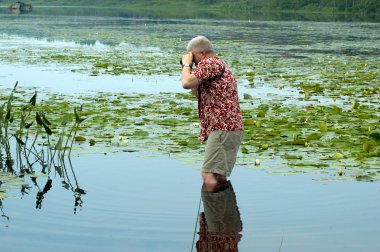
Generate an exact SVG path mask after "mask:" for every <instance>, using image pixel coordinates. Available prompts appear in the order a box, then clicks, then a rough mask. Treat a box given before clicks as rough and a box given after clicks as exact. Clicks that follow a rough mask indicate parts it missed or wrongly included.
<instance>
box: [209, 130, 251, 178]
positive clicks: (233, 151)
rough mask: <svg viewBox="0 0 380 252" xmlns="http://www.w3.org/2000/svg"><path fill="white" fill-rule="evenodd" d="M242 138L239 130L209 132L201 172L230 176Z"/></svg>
mask: <svg viewBox="0 0 380 252" xmlns="http://www.w3.org/2000/svg"><path fill="white" fill-rule="evenodd" d="M242 138H243V131H241V130H236V131H222V130H216V131H213V132H211V134H210V135H209V136H208V138H207V143H206V149H205V159H204V162H203V166H202V172H212V173H217V174H220V175H224V176H226V177H228V176H230V175H231V172H232V169H233V168H234V165H235V162H236V156H237V153H238V150H239V147H240V143H241V140H242Z"/></svg>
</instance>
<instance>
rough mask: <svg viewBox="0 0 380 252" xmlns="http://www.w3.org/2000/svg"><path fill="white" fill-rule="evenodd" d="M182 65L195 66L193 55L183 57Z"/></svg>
mask: <svg viewBox="0 0 380 252" xmlns="http://www.w3.org/2000/svg"><path fill="white" fill-rule="evenodd" d="M182 64H189V65H192V64H193V53H192V52H189V53H188V54H185V55H183V56H182Z"/></svg>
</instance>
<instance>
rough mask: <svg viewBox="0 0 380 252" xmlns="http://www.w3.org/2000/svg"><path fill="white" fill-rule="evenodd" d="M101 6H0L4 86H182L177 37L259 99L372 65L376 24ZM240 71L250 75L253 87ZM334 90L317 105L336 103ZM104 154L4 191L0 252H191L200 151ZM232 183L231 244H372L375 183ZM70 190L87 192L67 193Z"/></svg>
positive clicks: (175, 89)
mask: <svg viewBox="0 0 380 252" xmlns="http://www.w3.org/2000/svg"><path fill="white" fill-rule="evenodd" d="M71 11H73V10H71ZM98 12H101V11H100V10H97V12H96V13H97V15H98V16H94V15H93V11H90V12H86V11H81V12H80V13H78V11H75V15H72V14H73V13H69V14H68V13H66V12H65V11H63V10H62V9H59V10H54V13H55V15H50V14H48V12H46V10H45V9H44V11H42V12H40V13H39V12H38V9H36V12H34V13H31V14H29V15H20V16H16V15H9V14H8V13H5V12H2V13H0V49H1V51H0V89H1V92H3V90H4V89H6V88H10V87H12V86H13V84H14V83H15V81H17V80H18V81H19V82H20V85H21V87H25V88H30V89H33V88H38V90H39V92H41V93H42V94H44V95H47V96H48V95H49V94H65V95H72V96H73V97H75V96H78V95H80V94H83V93H86V94H87V93H90V94H96V93H98V92H118V93H126V94H130V93H144V94H149V95H151V96H152V97H154V96H155V95H158V94H160V93H162V92H170V93H181V92H186V91H184V90H182V88H181V87H180V85H179V76H178V71H179V68H178V66H177V65H178V58H179V56H180V55H181V54H182V53H183V52H184V47H185V43H186V42H185V41H187V39H188V38H190V37H191V36H192V35H193V34H198V33H199V31H204V32H205V33H207V34H209V35H210V36H211V37H212V38H213V40H215V41H216V43H217V44H218V49H220V51H221V52H222V53H225V54H228V55H229V56H228V57H227V60H228V62H229V63H231V65H232V67H233V68H234V71H235V72H236V74H237V76H238V78H239V85H240V86H239V91H240V92H241V94H240V95H241V96H242V94H243V93H249V94H252V95H254V96H256V97H260V100H266V101H273V100H284V97H286V101H284V104H292V103H294V102H298V103H300V104H302V103H303V102H304V101H299V98H300V97H301V96H302V95H301V94H300V93H299V89H298V88H297V87H295V86H294V85H288V84H294V83H292V82H291V81H289V82H288V81H287V79H285V78H287V76H286V75H287V74H289V75H299V76H301V77H300V78H302V79H303V80H305V79H306V81H309V82H315V81H316V80H318V81H319V80H320V79H322V81H327V80H328V79H329V78H330V77H331V76H324V74H326V73H328V71H330V70H331V71H338V70H339V67H342V65H344V64H343V63H345V62H346V63H347V64H349V63H350V61H351V60H358V61H359V63H362V64H363V65H361V66H362V67H364V64H368V67H367V66H366V67H367V68H366V69H369V70H370V69H371V68H377V66H378V55H379V52H380V51H379V50H380V47H379V44H378V43H377V41H379V34H380V33H379V32H378V31H379V24H378V23H366V22H362V23H346V22H341V23H333V22H303V21H294V20H293V21H289V22H277V21H258V20H255V21H252V20H250V21H248V20H235V21H233V20H207V19H199V20H195V19H192V20H178V19H157V18H152V17H150V18H146V17H143V18H140V17H136V16H129V15H127V14H118V15H115V14H114V13H112V12H110V11H107V14H105V15H104V14H101V13H98ZM36 24H38V26H37V25H36ZM236 27H238V28H239V29H238V28H236ZM230 50H232V51H233V52H234V54H230V53H229V52H230ZM247 52H249V53H247ZM231 55H232V56H231ZM352 56H354V57H352ZM315 58H316V59H317V60H315ZM276 60H281V62H280V63H276ZM329 61H331V62H332V63H334V62H336V61H338V63H339V65H332V64H331V65H328V64H326V63H327V62H329ZM104 62H111V63H112V62H117V63H118V65H117V67H118V66H121V68H122V70H121V71H122V72H121V73H120V74H118V72H117V71H115V69H111V68H110V67H109V68H107V70H108V71H110V72H106V70H104V69H102V68H101V67H100V68H99V67H96V65H97V64H99V63H104ZM318 62H320V63H318ZM341 63H342V64H341ZM234 64H235V65H234ZM310 65H312V66H314V67H315V68H311V67H310ZM325 68H327V70H324V69H325ZM131 70H133V71H136V72H130V71H131ZM247 70H249V71H251V70H253V71H254V72H255V73H257V74H255V77H254V85H251V84H250V80H247V78H246V75H245V74H246V71H247ZM351 70H352V69H351V68H348V71H351ZM96 71H98V72H99V73H94V72H96ZM268 77H270V78H269V79H267V78H268ZM284 79H285V80H284ZM375 80H378V79H375ZM333 81H334V80H333ZM333 81H332V82H333ZM373 83H374V84H376V83H377V82H376V81H375V82H373ZM365 84H366V85H367V83H365ZM337 92H338V93H339V91H337ZM331 93H332V95H331V97H330V96H329V95H328V92H327V94H325V95H324V96H323V97H318V98H319V100H318V101H316V102H315V103H326V102H328V103H331V104H343V103H345V102H346V100H345V99H346V98H345V97H339V98H338V99H337V98H336V97H335V96H334V92H333V91H331ZM308 104H310V101H308ZM377 106H378V105H377ZM104 152H105V153H108V154H107V155H103V154H99V153H98V154H83V155H80V156H75V157H74V158H73V159H72V164H73V171H74V172H75V173H74V174H73V173H72V171H71V169H69V167H68V170H67V172H68V176H69V177H70V179H71V180H70V182H71V184H70V185H68V184H67V182H68V181H67V180H63V179H62V178H61V177H60V176H59V174H58V173H57V172H56V171H52V172H51V173H50V174H49V175H48V176H41V177H37V178H36V180H35V181H33V180H31V179H26V181H27V183H28V185H29V188H28V189H27V190H25V192H24V193H21V192H20V191H19V190H17V189H14V190H9V193H10V194H12V195H14V196H15V198H5V199H3V200H2V201H1V212H2V217H1V218H0V242H1V247H2V251H15V252H18V251H26V250H28V251H52V250H54V251H57V252H58V251H190V250H191V247H192V240H193V235H194V228H195V223H196V218H197V214H198V203H199V200H200V196H201V187H202V183H201V179H200V174H199V173H200V172H199V169H198V168H199V161H198V160H199V159H200V158H201V157H200V156H201V155H202V154H201V153H198V154H197V156H194V157H193V159H194V160H193V162H189V159H191V158H188V160H187V162H183V161H181V160H178V159H175V158H173V155H172V156H171V157H169V156H168V155H163V154H162V155H159V154H157V153H150V152H147V153H144V152H137V153H123V152H117V153H112V151H109V150H107V149H105V150H104ZM192 155H193V154H192ZM174 157H175V155H174ZM267 165H268V166H271V167H272V168H274V169H275V168H276V166H277V165H278V163H277V162H276V160H272V159H269V160H267ZM313 171H315V170H313ZM74 175H75V176H74ZM326 176H328V178H329V179H330V180H328V181H327V180H326V181H325V179H326ZM49 179H51V181H52V187H51V188H50V189H49V188H46V187H45V185H46V183H47V181H48V180H49ZM230 179H231V183H232V185H233V188H234V191H235V194H236V203H237V207H238V209H239V213H240V218H241V221H242V224H243V231H242V238H241V241H240V242H239V249H240V251H243V252H244V251H260V252H266V251H268V252H269V251H279V249H280V248H281V251H282V252H287V251H289V252H297V251H324V252H330V251H331V252H339V251H345V252H350V251H352V252H356V251H368V252H377V251H379V248H380V242H379V240H378V236H379V234H380V230H379V228H378V227H379V224H380V217H379V215H378V211H379V209H380V200H379V198H380V196H379V195H380V194H379V192H380V186H379V183H378V182H375V183H365V182H357V181H355V180H349V181H338V180H335V179H337V177H336V176H334V175H326V174H323V173H322V174H319V173H318V174H310V173H309V174H298V175H279V174H270V173H268V172H267V170H266V169H265V170H264V169H263V170H260V167H252V166H248V165H237V167H236V168H235V170H234V172H233V174H232V176H231V178H230ZM78 187H79V188H81V189H83V190H85V192H86V193H85V194H83V193H78V192H76V191H75V190H74V189H75V188H78ZM44 188H46V190H45V191H44ZM41 192H45V193H44V194H43V198H42V201H41ZM37 195H40V198H39V201H37V199H36V197H37ZM36 206H38V208H36ZM200 210H201V212H202V211H204V207H203V205H201V208H200ZM198 228H199V225H198ZM198 238H199V236H198V235H196V240H197V239H198Z"/></svg>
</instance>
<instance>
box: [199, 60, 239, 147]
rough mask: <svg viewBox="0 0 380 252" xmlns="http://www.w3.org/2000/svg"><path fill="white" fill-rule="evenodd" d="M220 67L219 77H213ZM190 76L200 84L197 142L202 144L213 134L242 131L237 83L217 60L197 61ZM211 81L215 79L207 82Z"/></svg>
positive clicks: (224, 65) (217, 73)
mask: <svg viewBox="0 0 380 252" xmlns="http://www.w3.org/2000/svg"><path fill="white" fill-rule="evenodd" d="M223 67H224V68H225V71H224V73H223V75H222V76H221V77H219V78H218V77H216V76H218V75H219V74H220V73H221V72H222V71H223ZM193 74H194V75H195V76H196V77H197V79H198V80H200V81H201V84H200V85H199V86H198V112H199V119H200V124H201V132H200V140H201V142H204V141H206V140H207V138H208V135H209V134H210V133H211V132H212V131H215V130H224V131H233V130H243V128H244V127H243V118H242V114H241V111H240V105H239V98H238V91H237V82H236V79H235V77H234V75H233V74H232V71H231V70H230V69H229V68H228V66H227V65H226V64H225V63H224V62H223V61H222V60H221V59H219V58H218V57H211V58H207V59H204V60H202V61H200V62H199V63H198V65H197V67H196V69H195V70H194V71H193ZM213 77H216V78H215V79H213V80H211V81H209V80H210V79H212V78H213Z"/></svg>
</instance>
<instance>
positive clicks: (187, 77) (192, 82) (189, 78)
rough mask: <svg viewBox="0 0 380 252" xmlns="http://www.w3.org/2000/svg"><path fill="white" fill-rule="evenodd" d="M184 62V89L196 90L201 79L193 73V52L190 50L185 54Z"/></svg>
mask: <svg viewBox="0 0 380 252" xmlns="http://www.w3.org/2000/svg"><path fill="white" fill-rule="evenodd" d="M182 62H183V66H182V87H183V88H184V89H192V90H193V92H194V89H196V87H198V85H199V84H200V83H201V81H199V80H198V79H197V77H195V75H194V74H192V73H191V67H192V65H193V54H192V53H191V52H189V53H188V54H186V55H184V56H183V57H182Z"/></svg>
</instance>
